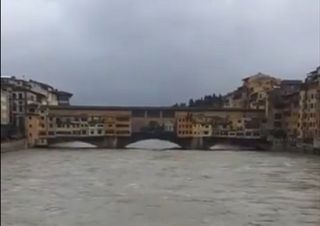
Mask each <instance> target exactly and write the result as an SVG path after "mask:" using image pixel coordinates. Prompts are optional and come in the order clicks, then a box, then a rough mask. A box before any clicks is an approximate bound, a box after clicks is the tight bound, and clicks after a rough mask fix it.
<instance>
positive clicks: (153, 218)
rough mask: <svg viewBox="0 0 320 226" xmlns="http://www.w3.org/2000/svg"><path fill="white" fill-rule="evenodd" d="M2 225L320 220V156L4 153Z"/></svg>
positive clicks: (293, 224) (259, 224)
mask: <svg viewBox="0 0 320 226" xmlns="http://www.w3.org/2000/svg"><path fill="white" fill-rule="evenodd" d="M1 225H3V226H9V225H17V226H18V225H19V226H37V225H39V226H47V225H48V226H54V225H55V226H58V225H59V226H60V225H63V226H76V225H80V226H82V225H83V226H95V225H101V226H105V225H110V226H116V225H119V226H126V225H130V226H144V225H145V226H153V225H154V226H198V225H210V226H237V225H240V226H242V225H248V226H267V225H273V226H285V225H287V226H304V225H306V226H307V225H308V226H319V225H320V156H312V155H301V154H299V155H298V154H292V153H291V154H290V153H272V152H255V151H196V150H194V151H179V150H174V151H173V150H168V151H152V150H140V149H125V150H103V149H30V150H25V151H17V152H8V153H2V154H1Z"/></svg>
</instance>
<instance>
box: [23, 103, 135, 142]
mask: <svg viewBox="0 0 320 226" xmlns="http://www.w3.org/2000/svg"><path fill="white" fill-rule="evenodd" d="M32 108H35V109H32ZM26 124H27V128H28V130H27V131H28V135H27V137H28V144H29V145H30V146H34V145H47V141H48V139H49V138H51V137H62V138H67V137H90V136H92V137H99V136H117V137H121V136H131V112H130V111H125V110H123V111H119V110H118V111H113V110H104V109H92V108H90V107H88V109H86V108H84V109H79V110H78V109H76V108H74V109H72V110H68V108H61V109H60V108H59V107H56V108H55V107H54V106H51V107H50V108H48V107H45V106H41V107H40V108H37V106H36V105H34V106H29V114H28V118H27V122H26Z"/></svg>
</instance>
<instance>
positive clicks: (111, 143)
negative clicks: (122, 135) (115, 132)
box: [98, 137, 118, 149]
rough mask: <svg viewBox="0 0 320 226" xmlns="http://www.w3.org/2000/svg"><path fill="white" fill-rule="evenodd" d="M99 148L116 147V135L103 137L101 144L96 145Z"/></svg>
mask: <svg viewBox="0 0 320 226" xmlns="http://www.w3.org/2000/svg"><path fill="white" fill-rule="evenodd" d="M98 147H99V148H100V147H101V148H111V149H115V148H118V137H104V139H103V141H102V144H101V145H99V146H98Z"/></svg>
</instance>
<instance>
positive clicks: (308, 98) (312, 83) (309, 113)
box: [298, 67, 320, 143]
mask: <svg viewBox="0 0 320 226" xmlns="http://www.w3.org/2000/svg"><path fill="white" fill-rule="evenodd" d="M298 127H299V134H298V135H299V136H298V137H299V139H301V141H302V142H307V143H312V142H314V143H317V142H318V141H319V138H320V134H319V130H320V67H318V68H317V69H316V70H315V71H312V72H310V73H309V74H308V75H307V78H306V79H305V82H304V84H303V86H302V88H301V90H300V103H299V123H298Z"/></svg>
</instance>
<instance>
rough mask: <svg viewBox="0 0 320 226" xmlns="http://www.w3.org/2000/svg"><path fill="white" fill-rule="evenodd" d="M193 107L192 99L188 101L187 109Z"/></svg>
mask: <svg viewBox="0 0 320 226" xmlns="http://www.w3.org/2000/svg"><path fill="white" fill-rule="evenodd" d="M193 106H194V101H193V99H190V100H189V107H193Z"/></svg>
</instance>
